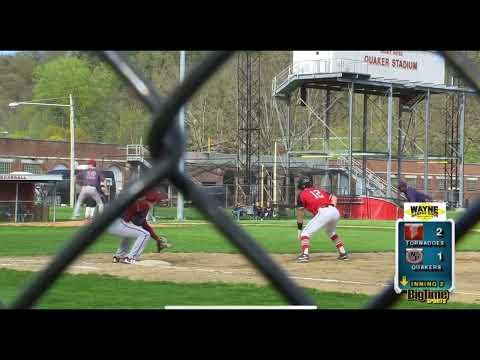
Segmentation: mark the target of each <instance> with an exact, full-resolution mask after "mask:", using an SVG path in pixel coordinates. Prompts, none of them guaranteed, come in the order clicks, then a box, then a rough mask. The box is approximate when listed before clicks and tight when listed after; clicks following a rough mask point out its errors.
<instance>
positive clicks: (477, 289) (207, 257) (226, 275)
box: [0, 252, 480, 303]
mask: <svg viewBox="0 0 480 360" xmlns="http://www.w3.org/2000/svg"><path fill="white" fill-rule="evenodd" d="M272 257H273V259H274V260H275V261H277V262H278V263H279V264H280V265H282V266H283V267H284V269H286V271H287V272H288V273H289V275H290V276H291V277H292V278H293V279H294V280H295V281H297V282H298V283H299V284H300V285H301V286H304V287H310V288H315V289H319V290H326V291H339V292H346V293H362V294H370V295H371V294H376V293H377V292H378V291H379V290H380V289H382V287H384V286H385V285H386V284H388V283H389V282H390V281H391V280H392V279H393V275H394V253H391V252H389V253H358V254H352V259H351V260H350V261H348V262H345V261H343V262H341V261H337V260H336V254H334V253H321V254H312V255H311V261H310V263H308V264H300V263H296V262H295V261H294V260H295V255H293V254H292V255H272ZM48 260H49V257H47V256H36V257H0V268H7V269H15V270H33V271H36V270H39V269H41V268H42V267H43V266H45V264H46V263H47V261H48ZM68 272H70V273H76V274H79V273H81V274H86V273H90V274H91V273H93V274H109V275H113V276H118V277H124V278H128V279H131V280H148V281H172V282H211V281H221V282H228V283H256V284H266V281H265V280H264V279H263V277H262V276H261V275H260V274H259V272H258V271H257V270H255V269H254V268H253V267H252V266H251V265H250V264H249V263H248V262H247V260H246V259H245V258H244V257H243V256H241V255H238V254H212V253H168V252H167V253H163V254H156V253H153V254H145V255H144V256H143V258H142V261H140V262H139V263H138V264H136V265H126V264H113V263H112V262H111V255H110V254H92V255H85V256H83V257H81V258H80V259H79V260H78V261H77V262H76V263H75V264H73V265H72V266H71V267H70V268H69V269H68ZM456 273H457V278H456V288H457V290H456V291H455V292H454V293H453V294H452V297H451V299H452V301H459V302H466V303H480V253H477V252H459V253H457V256H456Z"/></svg>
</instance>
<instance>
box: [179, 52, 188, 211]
mask: <svg viewBox="0 0 480 360" xmlns="http://www.w3.org/2000/svg"><path fill="white" fill-rule="evenodd" d="M185 60H186V53H185V51H183V50H182V51H180V83H181V82H183V80H184V79H185V62H186V61H185ZM178 127H179V129H180V134H182V142H183V143H182V144H181V146H183V149H182V153H183V154H182V156H181V157H180V160H179V161H178V170H179V171H180V173H182V174H183V173H184V171H185V141H184V140H185V106H182V107H181V108H180V114H179V115H178ZM183 205H184V204H183V194H182V193H181V192H180V191H179V192H178V193H177V220H184V219H185V216H184V211H183V210H184V208H183Z"/></svg>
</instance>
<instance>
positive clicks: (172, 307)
mask: <svg viewBox="0 0 480 360" xmlns="http://www.w3.org/2000/svg"><path fill="white" fill-rule="evenodd" d="M165 310H317V306H310V305H287V306H255V305H254V306H248V305H246V306H230V305H225V306H203V305H199V306H182V305H166V306H165Z"/></svg>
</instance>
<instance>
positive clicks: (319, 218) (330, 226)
mask: <svg viewBox="0 0 480 360" xmlns="http://www.w3.org/2000/svg"><path fill="white" fill-rule="evenodd" d="M339 220H340V213H339V212H338V209H337V208H336V207H333V206H329V207H324V208H321V209H319V210H318V212H317V214H316V215H315V216H314V217H313V218H312V219H311V220H310V221H309V222H308V224H307V225H306V226H305V227H304V228H303V230H302V233H301V234H300V238H301V239H302V238H303V237H308V238H309V239H310V238H311V237H312V235H313V234H314V233H315V232H317V231H318V230H320V229H324V230H325V232H326V233H327V235H328V237H329V238H331V237H332V236H333V235H335V230H336V229H337V223H338V221H339Z"/></svg>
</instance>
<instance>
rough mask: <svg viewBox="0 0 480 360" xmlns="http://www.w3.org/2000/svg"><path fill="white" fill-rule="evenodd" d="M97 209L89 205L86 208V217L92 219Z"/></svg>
mask: <svg viewBox="0 0 480 360" xmlns="http://www.w3.org/2000/svg"><path fill="white" fill-rule="evenodd" d="M95 210H96V208H94V207H88V206H87V207H86V208H85V219H90V218H92V219H93V217H94V216H95Z"/></svg>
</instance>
